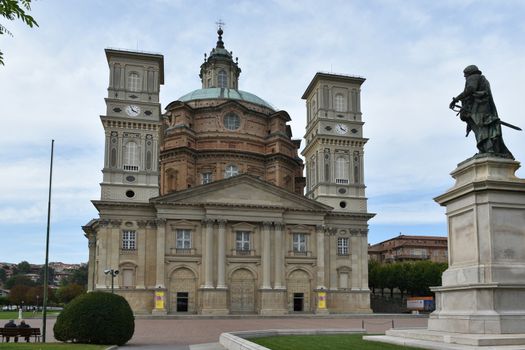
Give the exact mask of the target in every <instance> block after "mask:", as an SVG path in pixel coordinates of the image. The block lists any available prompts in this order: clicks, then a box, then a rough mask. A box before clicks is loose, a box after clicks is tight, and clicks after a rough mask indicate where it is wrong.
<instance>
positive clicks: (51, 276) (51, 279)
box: [38, 265, 55, 285]
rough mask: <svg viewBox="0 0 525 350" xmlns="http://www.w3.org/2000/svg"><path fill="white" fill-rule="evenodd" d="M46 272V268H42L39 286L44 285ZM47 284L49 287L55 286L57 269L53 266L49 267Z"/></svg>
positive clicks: (39, 272) (39, 275)
mask: <svg viewBox="0 0 525 350" xmlns="http://www.w3.org/2000/svg"><path fill="white" fill-rule="evenodd" d="M45 270H46V266H45V265H44V266H42V268H41V269H40V271H38V284H41V285H44V272H45ZM47 284H48V285H54V284H55V269H54V268H52V267H51V266H48V267H47Z"/></svg>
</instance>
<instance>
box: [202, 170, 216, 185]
mask: <svg viewBox="0 0 525 350" xmlns="http://www.w3.org/2000/svg"><path fill="white" fill-rule="evenodd" d="M212 181H213V178H212V175H211V172H205V173H202V184H203V185H204V184H209V183H210V182H212Z"/></svg>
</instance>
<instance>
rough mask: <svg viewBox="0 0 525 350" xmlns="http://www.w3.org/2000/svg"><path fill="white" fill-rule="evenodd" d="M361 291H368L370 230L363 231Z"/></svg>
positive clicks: (360, 258)
mask: <svg viewBox="0 0 525 350" xmlns="http://www.w3.org/2000/svg"><path fill="white" fill-rule="evenodd" d="M359 260H360V261H361V289H362V290H368V229H361V256H360V257H359Z"/></svg>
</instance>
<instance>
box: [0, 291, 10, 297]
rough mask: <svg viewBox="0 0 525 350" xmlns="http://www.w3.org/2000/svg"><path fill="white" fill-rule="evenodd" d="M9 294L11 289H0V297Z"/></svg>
mask: <svg viewBox="0 0 525 350" xmlns="http://www.w3.org/2000/svg"><path fill="white" fill-rule="evenodd" d="M7 296H9V291H8V290H7V289H0V297H7Z"/></svg>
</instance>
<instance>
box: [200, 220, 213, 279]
mask: <svg viewBox="0 0 525 350" xmlns="http://www.w3.org/2000/svg"><path fill="white" fill-rule="evenodd" d="M203 224H204V230H205V238H204V256H203V260H204V261H203V262H204V285H203V286H202V288H213V275H212V273H213V220H204V221H203Z"/></svg>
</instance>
